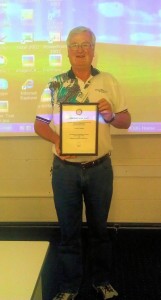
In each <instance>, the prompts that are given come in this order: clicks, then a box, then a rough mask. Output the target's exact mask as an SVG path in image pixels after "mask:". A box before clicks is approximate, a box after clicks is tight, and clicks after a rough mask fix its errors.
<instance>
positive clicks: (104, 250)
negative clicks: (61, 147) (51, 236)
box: [52, 157, 113, 292]
mask: <svg viewBox="0 0 161 300" xmlns="http://www.w3.org/2000/svg"><path fill="white" fill-rule="evenodd" d="M52 188H53V193H54V202H55V208H56V212H57V216H58V221H59V225H60V230H61V243H60V248H59V257H60V267H61V270H62V276H61V286H60V291H62V292H65V291H72V292H76V291H78V289H79V287H80V284H81V280H82V273H83V271H82V269H83V268H82V254H81V249H82V247H81V226H82V208H83V201H84V203H85V212H86V220H87V225H88V232H89V245H90V250H89V259H90V263H91V267H92V269H91V276H92V282H93V283H94V284H95V285H97V286H98V285H100V284H103V283H107V282H108V281H109V270H110V262H111V241H110V237H109V233H108V230H107V217H108V212H109V208H110V203H111V197H112V191H113V170H112V166H111V159H110V157H107V159H106V160H105V161H103V162H102V163H100V164H99V165H96V166H93V167H90V168H87V169H82V167H81V166H78V165H72V164H71V165H69V164H66V163H65V162H63V161H61V160H60V159H59V158H57V157H55V158H54V164H53V171H52Z"/></svg>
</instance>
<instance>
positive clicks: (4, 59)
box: [0, 55, 7, 66]
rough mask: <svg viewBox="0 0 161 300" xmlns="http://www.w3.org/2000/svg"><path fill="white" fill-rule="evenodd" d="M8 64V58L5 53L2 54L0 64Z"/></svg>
mask: <svg viewBox="0 0 161 300" xmlns="http://www.w3.org/2000/svg"><path fill="white" fill-rule="evenodd" d="M6 64H7V58H6V56H4V55H0V66H3V65H6Z"/></svg>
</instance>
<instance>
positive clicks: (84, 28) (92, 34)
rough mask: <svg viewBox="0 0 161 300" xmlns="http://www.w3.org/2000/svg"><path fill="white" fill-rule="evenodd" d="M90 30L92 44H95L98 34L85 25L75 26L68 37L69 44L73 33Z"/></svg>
mask: <svg viewBox="0 0 161 300" xmlns="http://www.w3.org/2000/svg"><path fill="white" fill-rule="evenodd" d="M84 31H86V32H89V33H90V34H91V37H92V44H93V45H95V42H96V36H95V34H94V33H93V31H92V30H91V29H90V28H88V27H85V26H78V27H75V28H73V29H72V30H71V31H70V32H69V34H68V37H67V45H69V41H70V38H71V36H72V35H73V34H77V33H81V32H84Z"/></svg>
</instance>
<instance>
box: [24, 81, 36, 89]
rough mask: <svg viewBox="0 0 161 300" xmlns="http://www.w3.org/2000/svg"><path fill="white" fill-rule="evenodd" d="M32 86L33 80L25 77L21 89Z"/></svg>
mask: <svg viewBox="0 0 161 300" xmlns="http://www.w3.org/2000/svg"><path fill="white" fill-rule="evenodd" d="M33 87H34V81H33V80H32V79H27V80H26V81H25V82H24V83H23V85H22V87H21V88H22V90H28V89H32V88H33Z"/></svg>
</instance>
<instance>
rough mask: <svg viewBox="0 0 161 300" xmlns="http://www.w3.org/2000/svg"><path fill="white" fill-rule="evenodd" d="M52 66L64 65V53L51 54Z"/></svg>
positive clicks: (50, 62)
mask: <svg viewBox="0 0 161 300" xmlns="http://www.w3.org/2000/svg"><path fill="white" fill-rule="evenodd" d="M49 65H50V66H61V65H62V54H50V55H49Z"/></svg>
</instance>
